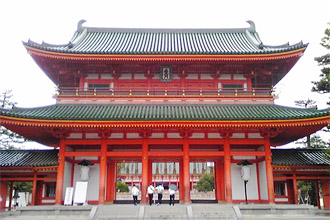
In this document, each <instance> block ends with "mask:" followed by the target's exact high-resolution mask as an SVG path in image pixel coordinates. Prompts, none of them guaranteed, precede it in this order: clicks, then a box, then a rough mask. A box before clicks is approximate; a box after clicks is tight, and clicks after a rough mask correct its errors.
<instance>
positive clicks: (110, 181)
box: [106, 160, 117, 203]
mask: <svg viewBox="0 0 330 220" xmlns="http://www.w3.org/2000/svg"><path fill="white" fill-rule="evenodd" d="M116 171H117V164H116V162H115V161H113V160H110V162H109V165H108V178H107V199H106V200H107V201H108V202H109V203H113V202H114V201H115V193H116V175H117V174H116Z"/></svg>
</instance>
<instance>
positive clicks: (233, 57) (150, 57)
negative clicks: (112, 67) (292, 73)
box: [25, 45, 307, 62]
mask: <svg viewBox="0 0 330 220" xmlns="http://www.w3.org/2000/svg"><path fill="white" fill-rule="evenodd" d="M25 47H26V49H27V50H28V52H29V53H30V55H31V56H40V57H47V58H52V59H62V60H72V61H81V60H86V61H125V62H130V61H131V62H135V61H138V62H139V61H140V62H141V61H142V62H143V61H147V62H159V61H175V62H177V61H183V62H184V61H258V60H259V61H261V60H280V59H287V58H291V57H300V56H302V54H303V53H304V51H305V50H306V48H307V47H306V46H304V47H302V48H299V49H295V50H290V51H285V52H278V53H262V54H147V55H145V54H74V53H61V52H52V51H47V50H40V49H37V48H34V47H31V46H28V45H25Z"/></svg>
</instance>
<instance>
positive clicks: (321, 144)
mask: <svg viewBox="0 0 330 220" xmlns="http://www.w3.org/2000/svg"><path fill="white" fill-rule="evenodd" d="M295 143H296V144H303V145H304V146H305V147H307V148H314V149H315V148H319V149H325V148H329V147H330V142H326V141H324V140H322V138H321V137H320V136H319V135H317V134H313V135H312V136H311V137H310V140H308V138H307V137H305V138H302V139H299V140H298V141H296V142H295Z"/></svg>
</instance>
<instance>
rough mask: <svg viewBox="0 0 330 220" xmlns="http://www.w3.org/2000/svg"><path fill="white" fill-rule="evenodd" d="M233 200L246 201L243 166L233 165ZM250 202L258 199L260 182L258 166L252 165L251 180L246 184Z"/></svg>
mask: <svg viewBox="0 0 330 220" xmlns="http://www.w3.org/2000/svg"><path fill="white" fill-rule="evenodd" d="M231 181H232V198H233V200H245V193H244V181H243V180H242V178H241V166H239V165H237V164H231ZM246 190H247V195H248V200H257V199H258V181H257V170H256V164H252V165H251V178H250V180H249V181H248V183H247V184H246Z"/></svg>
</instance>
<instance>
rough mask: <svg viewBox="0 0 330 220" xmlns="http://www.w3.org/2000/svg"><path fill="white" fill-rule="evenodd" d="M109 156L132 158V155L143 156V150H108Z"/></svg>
mask: <svg viewBox="0 0 330 220" xmlns="http://www.w3.org/2000/svg"><path fill="white" fill-rule="evenodd" d="M107 157H110V158H113V157H117V158H118V157H119V158H121V157H123V158H130V157H142V152H134V151H128V152H125V151H108V152H107Z"/></svg>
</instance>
